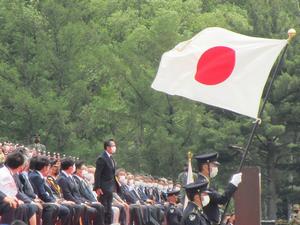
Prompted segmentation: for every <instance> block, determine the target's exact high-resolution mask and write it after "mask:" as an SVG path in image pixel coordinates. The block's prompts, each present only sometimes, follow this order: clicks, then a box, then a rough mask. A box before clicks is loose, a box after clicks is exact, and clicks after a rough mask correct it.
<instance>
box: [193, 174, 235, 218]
mask: <svg viewBox="0 0 300 225" xmlns="http://www.w3.org/2000/svg"><path fill="white" fill-rule="evenodd" d="M200 180H205V181H207V178H206V177H205V176H203V175H202V174H199V176H198V181H197V182H199V181H200ZM236 189H237V187H236V186H234V185H233V184H231V183H229V184H228V186H227V187H226V189H225V191H224V193H223V194H220V193H218V192H217V191H216V190H214V189H213V188H211V187H209V188H208V190H209V191H210V193H209V197H210V202H209V204H208V205H207V206H205V207H203V211H204V213H205V214H206V215H207V217H208V219H209V220H210V221H212V222H213V223H219V222H220V220H221V215H220V211H219V206H218V205H224V204H226V203H227V202H228V201H229V199H230V198H231V197H232V195H233V194H234V192H235V190H236Z"/></svg>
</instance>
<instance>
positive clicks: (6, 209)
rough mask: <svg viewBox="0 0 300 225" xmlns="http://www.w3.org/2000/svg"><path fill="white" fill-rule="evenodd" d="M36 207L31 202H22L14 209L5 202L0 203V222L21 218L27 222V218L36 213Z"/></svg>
mask: <svg viewBox="0 0 300 225" xmlns="http://www.w3.org/2000/svg"><path fill="white" fill-rule="evenodd" d="M37 211H38V208H37V207H36V206H35V205H33V204H27V203H25V204H22V205H20V206H18V207H17V208H16V209H14V208H12V207H10V206H9V204H7V203H3V202H1V203H0V215H1V223H4V224H10V223H11V222H12V221H14V220H22V221H24V222H26V223H28V221H29V219H30V218H31V217H32V216H33V215H34V214H36V213H37Z"/></svg>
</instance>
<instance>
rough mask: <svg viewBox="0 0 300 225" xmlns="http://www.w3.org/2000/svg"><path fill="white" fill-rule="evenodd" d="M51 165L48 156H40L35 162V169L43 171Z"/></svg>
mask: <svg viewBox="0 0 300 225" xmlns="http://www.w3.org/2000/svg"><path fill="white" fill-rule="evenodd" d="M49 165H50V160H49V159H48V158H47V157H46V156H39V157H37V160H36V162H35V169H36V170H38V171H41V170H42V169H43V168H44V167H45V166H49Z"/></svg>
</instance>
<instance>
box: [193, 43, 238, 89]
mask: <svg viewBox="0 0 300 225" xmlns="http://www.w3.org/2000/svg"><path fill="white" fill-rule="evenodd" d="M234 65H235V51H234V50H233V49H232V48H228V47H225V46H216V47H213V48H210V49H208V50H206V51H205V52H204V53H203V54H202V55H201V57H200V59H199V61H198V64H197V72H196V74H195V80H196V81H198V82H199V83H202V84H206V85H216V84H219V83H222V82H223V81H225V80H226V79H227V78H228V77H230V75H231V73H232V71H233V68H234Z"/></svg>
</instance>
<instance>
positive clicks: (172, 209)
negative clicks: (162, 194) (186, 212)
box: [166, 189, 183, 225]
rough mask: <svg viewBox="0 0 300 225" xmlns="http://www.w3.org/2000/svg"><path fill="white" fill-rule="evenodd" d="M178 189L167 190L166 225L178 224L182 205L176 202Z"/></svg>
mask: <svg viewBox="0 0 300 225" xmlns="http://www.w3.org/2000/svg"><path fill="white" fill-rule="evenodd" d="M179 193H180V190H178V189H173V190H172V191H168V192H167V201H168V205H167V207H166V220H167V225H180V221H181V218H182V213H183V207H182V204H180V203H179V204H177V202H178V195H179Z"/></svg>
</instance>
